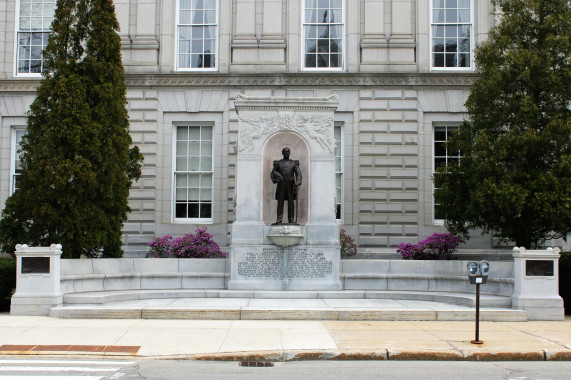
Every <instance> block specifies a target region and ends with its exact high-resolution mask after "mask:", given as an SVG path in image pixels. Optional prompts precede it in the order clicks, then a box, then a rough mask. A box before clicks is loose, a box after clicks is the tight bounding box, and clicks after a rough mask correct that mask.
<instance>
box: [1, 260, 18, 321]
mask: <svg viewBox="0 0 571 380" xmlns="http://www.w3.org/2000/svg"><path fill="white" fill-rule="evenodd" d="M14 288H16V260H15V259H9V258H0V310H4V309H6V308H8V307H9V305H10V297H11V296H12V291H13V290H14Z"/></svg>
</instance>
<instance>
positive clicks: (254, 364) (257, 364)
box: [240, 362, 274, 367]
mask: <svg viewBox="0 0 571 380" xmlns="http://www.w3.org/2000/svg"><path fill="white" fill-rule="evenodd" d="M273 366H274V363H272V362H240V367H273Z"/></svg>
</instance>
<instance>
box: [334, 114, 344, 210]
mask: <svg viewBox="0 0 571 380" xmlns="http://www.w3.org/2000/svg"><path fill="white" fill-rule="evenodd" d="M334 128H335V129H334V137H335V191H336V192H335V199H336V200H337V205H336V209H335V219H337V220H338V221H341V220H342V218H343V130H342V126H341V125H339V124H336V125H335V127H334Z"/></svg>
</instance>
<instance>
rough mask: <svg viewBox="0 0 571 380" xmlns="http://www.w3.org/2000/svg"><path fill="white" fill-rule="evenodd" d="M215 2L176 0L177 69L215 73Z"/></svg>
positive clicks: (215, 0)
mask: <svg viewBox="0 0 571 380" xmlns="http://www.w3.org/2000/svg"><path fill="white" fill-rule="evenodd" d="M217 40H218V0H178V12H177V42H178V43H177V68H178V69H179V70H204V71H208V70H210V71H212V70H216V65H217V63H216V58H217V57H216V55H217V54H216V51H217V46H218V41H217Z"/></svg>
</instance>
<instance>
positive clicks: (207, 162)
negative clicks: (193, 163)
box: [200, 157, 212, 171]
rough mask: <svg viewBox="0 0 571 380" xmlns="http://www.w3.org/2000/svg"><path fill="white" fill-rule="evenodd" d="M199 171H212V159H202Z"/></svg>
mask: <svg viewBox="0 0 571 380" xmlns="http://www.w3.org/2000/svg"><path fill="white" fill-rule="evenodd" d="M200 170H202V171H211V170H212V157H202V160H201V165H200Z"/></svg>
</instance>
